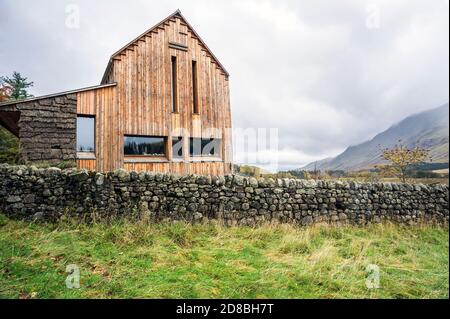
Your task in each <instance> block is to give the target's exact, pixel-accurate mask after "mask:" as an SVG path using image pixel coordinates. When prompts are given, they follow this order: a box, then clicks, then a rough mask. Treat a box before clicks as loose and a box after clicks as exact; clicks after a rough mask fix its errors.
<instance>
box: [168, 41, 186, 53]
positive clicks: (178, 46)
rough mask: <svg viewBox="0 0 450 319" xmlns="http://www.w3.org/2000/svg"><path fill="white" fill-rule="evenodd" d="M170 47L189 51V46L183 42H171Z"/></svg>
mask: <svg viewBox="0 0 450 319" xmlns="http://www.w3.org/2000/svg"><path fill="white" fill-rule="evenodd" d="M169 48H171V49H175V50H181V51H187V50H188V47H187V46H185V45H184V44H181V43H175V42H169Z"/></svg>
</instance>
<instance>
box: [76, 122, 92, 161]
mask: <svg viewBox="0 0 450 319" xmlns="http://www.w3.org/2000/svg"><path fill="white" fill-rule="evenodd" d="M77 152H78V153H94V152H95V117H92V116H77Z"/></svg>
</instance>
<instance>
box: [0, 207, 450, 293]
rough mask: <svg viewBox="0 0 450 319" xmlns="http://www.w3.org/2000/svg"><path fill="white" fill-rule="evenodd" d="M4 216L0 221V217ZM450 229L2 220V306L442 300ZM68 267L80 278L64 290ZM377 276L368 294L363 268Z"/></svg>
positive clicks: (0, 254) (0, 238)
mask: <svg viewBox="0 0 450 319" xmlns="http://www.w3.org/2000/svg"><path fill="white" fill-rule="evenodd" d="M0 216H1V215H0ZM448 244H449V240H448V229H444V228H435V227H431V226H427V227H425V226H424V227H412V228H405V227H400V226H394V225H387V224H385V225H374V226H370V227H367V228H357V227H350V226H348V227H342V228H336V227H330V226H317V227H310V228H305V229H300V228H296V227H293V226H289V225H265V226H261V227H258V228H249V227H233V228H226V227H223V226H221V225H219V224H217V223H214V222H210V223H208V224H202V225H188V224H184V223H175V224H151V223H149V222H143V221H126V220H117V221H115V222H110V223H107V224H106V223H91V224H86V223H82V222H76V221H73V220H69V221H64V222H59V223H56V224H35V223H31V224H30V223H25V222H20V221H12V220H9V219H7V218H6V217H4V216H2V217H1V218H0V297H7V298H18V297H22V298H448V289H449V281H448V280H449V262H448ZM68 264H76V265H77V266H78V267H79V268H80V271H81V280H80V285H81V286H80V289H68V288H67V287H66V285H65V279H66V276H67V275H68V273H66V272H65V269H66V266H67V265H68ZM369 264H375V265H377V266H379V268H380V285H381V286H380V288H379V289H368V288H367V287H366V284H365V281H366V277H367V273H366V267H367V265H369Z"/></svg>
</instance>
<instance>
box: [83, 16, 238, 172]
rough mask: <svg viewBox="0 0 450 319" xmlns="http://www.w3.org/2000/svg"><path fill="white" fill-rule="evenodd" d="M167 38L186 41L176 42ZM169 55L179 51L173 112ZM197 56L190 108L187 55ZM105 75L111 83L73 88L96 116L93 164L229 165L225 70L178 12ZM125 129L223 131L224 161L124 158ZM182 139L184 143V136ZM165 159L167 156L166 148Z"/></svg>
mask: <svg viewBox="0 0 450 319" xmlns="http://www.w3.org/2000/svg"><path fill="white" fill-rule="evenodd" d="M169 43H177V44H180V45H184V46H187V50H184V49H174V48H172V47H169ZM171 56H176V58H177V66H178V69H177V73H178V79H177V81H178V82H177V85H178V112H177V113H172V112H171V110H172V94H171V89H172V85H171V76H172V75H171ZM193 60H195V61H196V62H197V78H198V104H199V113H200V114H194V113H193V93H192V90H193V89H192V61H193ZM107 80H108V81H110V82H111V83H112V82H116V83H117V86H116V87H114V88H108V89H98V90H93V91H88V92H82V93H79V94H78V98H79V102H78V104H79V106H78V112H79V113H80V114H91V115H95V116H96V120H97V122H96V126H97V128H96V157H97V161H96V169H97V170H99V171H110V170H114V169H117V168H120V167H123V168H125V169H128V170H138V171H142V170H149V171H159V172H174V173H181V174H210V175H223V174H228V173H230V172H231V168H230V167H231V165H230V162H231V159H232V153H231V149H232V147H231V136H230V134H227V131H228V130H229V129H230V128H231V113H230V102H229V101H230V100H229V86H228V77H227V75H226V74H225V73H224V71H223V70H222V69H220V68H219V66H218V65H217V63H216V62H214V59H213V57H212V56H211V55H210V53H209V52H208V50H207V49H206V48H205V47H204V46H203V45H202V43H201V42H200V41H199V39H198V38H197V37H196V36H195V34H194V32H193V31H192V30H190V29H189V27H188V26H187V24H186V23H185V22H184V21H183V20H182V19H181V18H179V17H178V16H176V17H173V18H171V19H169V20H167V21H166V22H165V23H164V24H162V25H161V26H159V27H157V28H155V29H153V30H152V31H151V32H149V33H147V34H146V35H145V36H143V37H141V38H140V39H139V40H137V41H136V42H134V44H132V45H131V46H129V47H127V48H126V49H125V50H123V51H122V52H121V54H119V55H117V56H115V58H114V59H113V63H112V67H111V69H110V73H109V74H108V76H107ZM124 135H144V136H164V137H167V138H168V142H169V143H170V141H171V138H172V136H180V135H181V136H183V137H185V138H186V139H185V140H186V141H187V140H188V138H189V137H214V138H221V139H222V152H221V153H222V159H223V161H222V162H192V161H191V160H190V159H189V157H188V156H185V157H184V162H182V163H179V162H176V163H172V162H169V163H164V162H162V163H125V161H124V155H123V139H124ZM185 145H187V144H186V143H185ZM168 159H169V160H171V159H172V157H171V156H168Z"/></svg>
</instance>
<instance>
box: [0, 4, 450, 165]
mask: <svg viewBox="0 0 450 319" xmlns="http://www.w3.org/2000/svg"><path fill="white" fill-rule="evenodd" d="M69 3H70V4H76V5H78V6H79V8H80V28H79V29H69V28H67V27H66V26H65V18H66V13H65V7H66V5H67V4H69ZM369 5H371V6H372V9H373V8H378V9H379V28H368V27H367V26H366V21H367V17H368V14H370V13H371V12H368V11H367V8H368V6H369ZM177 8H180V9H181V10H182V12H183V14H184V15H185V16H186V17H187V19H189V21H190V23H191V24H192V25H193V26H194V27H195V28H196V30H197V31H198V32H199V33H200V35H201V36H202V38H203V39H204V40H205V41H206V42H207V43H208V46H209V47H210V48H211V49H212V50H213V52H214V53H215V55H216V56H217V57H218V58H219V59H220V60H221V62H222V63H223V64H224V65H225V67H226V68H227V69H228V71H229V72H230V74H231V78H230V81H231V99H232V113H233V124H234V126H235V127H239V128H246V127H251V128H260V127H265V128H272V127H275V128H278V131H279V149H280V150H279V152H278V155H277V156H278V158H279V161H280V164H281V166H282V167H300V166H302V164H304V163H306V162H309V161H313V160H317V159H321V158H323V157H327V156H330V155H336V154H337V153H339V152H340V151H342V150H344V149H345V148H346V147H347V146H349V145H351V144H357V143H360V142H363V141H364V140H366V139H368V138H371V137H373V136H374V135H375V134H376V133H378V132H380V131H382V130H384V129H386V128H387V127H389V126H390V125H391V124H393V123H395V122H398V121H399V120H401V119H402V118H403V117H405V116H407V115H408V114H411V113H416V112H418V111H422V110H424V109H428V108H433V107H436V106H439V105H440V104H443V103H445V102H447V101H448V87H449V80H448V77H449V73H448V72H449V71H448V70H449V50H448V47H449V42H448V38H449V34H448V33H449V32H448V30H449V14H448V11H449V10H448V0H433V1H426V0H397V1H390V0H371V1H361V0H341V1H335V0H318V1H309V0H303V1H298V0H285V1H279V0H276V1H275V0H273V1H269V0H262V1H256V0H243V1H242V0H239V1H238V0H223V1H208V0H191V1H186V0H184V1H176V0H168V1H156V0H155V1H148V0H140V1H127V2H124V1H120V0H108V1H106V0H96V1H88V0H71V1H51V0H40V1H32V2H31V1H26V0H15V1H2V2H0V41H1V43H0V46H1V48H2V50H1V51H0V74H1V75H3V74H10V73H12V71H14V70H17V71H20V72H22V73H23V74H24V75H26V76H28V77H29V78H30V79H31V80H33V81H35V84H36V87H35V89H34V93H35V94H45V93H51V92H58V91H62V90H67V89H72V88H77V87H83V86H88V85H92V84H97V83H98V82H99V81H100V78H101V76H102V73H103V71H104V68H105V66H106V63H107V61H108V58H109V56H110V55H111V54H112V53H113V52H115V51H116V50H117V49H119V48H120V47H122V46H123V45H124V44H125V43H127V42H128V41H129V40H131V39H132V38H134V37H135V36H137V35H139V34H140V33H142V32H143V31H144V30H146V29H147V28H149V27H150V26H152V25H154V24H155V23H156V22H158V21H160V20H161V19H162V18H164V17H165V16H167V15H168V14H170V13H172V12H173V11H175V10H176V9H177ZM262 152H266V151H262ZM242 155H243V154H235V158H236V160H239V159H240V158H242V157H243V156H242ZM263 155H264V156H269V157H271V156H274V155H273V154H272V155H268V154H266V153H263ZM296 163H298V165H297V164H296Z"/></svg>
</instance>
